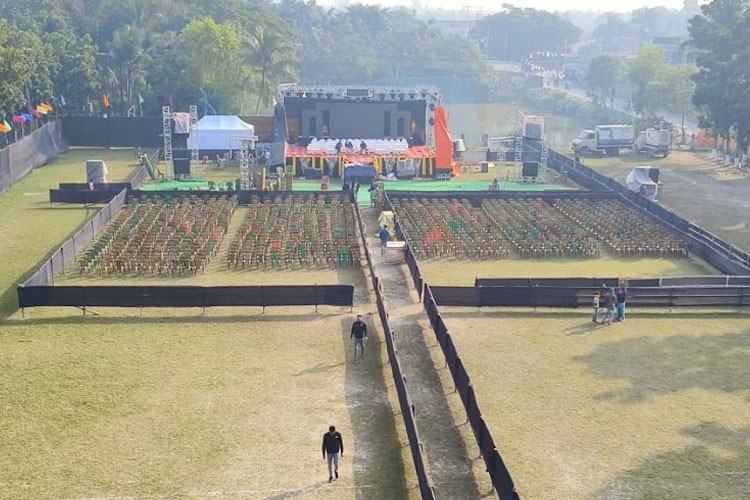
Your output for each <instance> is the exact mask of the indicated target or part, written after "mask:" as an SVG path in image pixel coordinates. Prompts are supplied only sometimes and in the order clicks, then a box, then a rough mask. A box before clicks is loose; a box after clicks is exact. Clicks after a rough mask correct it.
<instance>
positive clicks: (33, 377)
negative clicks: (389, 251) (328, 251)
mask: <svg viewBox="0 0 750 500" xmlns="http://www.w3.org/2000/svg"><path fill="white" fill-rule="evenodd" d="M131 157H132V151H122V152H110V151H101V150H98V151H97V150H81V151H73V152H71V153H69V154H68V155H65V156H64V157H62V158H61V159H59V160H58V161H56V162H55V163H54V164H53V165H50V166H47V167H44V168H40V169H37V170H35V171H34V172H33V173H32V174H31V175H30V176H29V177H27V178H26V179H25V180H23V181H22V182H20V183H19V184H17V185H16V186H14V187H13V188H12V189H11V190H10V191H9V192H8V193H6V194H5V195H3V196H2V197H0V215H2V218H0V220H1V221H2V222H1V223H0V234H1V235H2V236H3V238H1V239H0V258H2V259H3V261H4V262H5V263H6V265H4V266H3V269H2V270H0V286H1V287H2V290H3V291H4V293H3V295H2V299H0V312H1V313H2V318H3V319H0V332H1V333H2V335H0V368H1V369H0V388H2V394H3V395H2V400H3V405H2V419H0V498H13V499H29V500H31V499H34V500H36V499H59V498H68V499H91V498H185V497H187V498H214V497H218V498H248V499H256V498H257V499H261V498H263V499H274V498H275V499H281V498H296V497H311V498H337V499H338V498H351V499H355V498H356V499H362V498H368V499H369V498H376V499H378V498H382V499H391V498H416V497H418V491H417V490H416V489H415V483H416V480H415V475H414V472H413V467H411V456H410V455H409V449H408V447H405V446H404V443H406V438H405V433H404V429H403V421H402V420H401V417H400V415H399V413H398V412H397V411H396V412H394V410H393V409H394V408H396V407H397V404H396V402H395V391H394V390H393V385H392V383H387V382H386V380H390V376H391V375H390V370H389V368H388V366H387V363H386V359H387V358H386V353H385V346H384V344H383V342H382V336H381V334H380V332H379V331H378V324H377V323H374V324H373V323H372V320H371V319H370V321H371V325H372V326H373V327H375V331H374V332H373V333H372V334H371V338H370V341H369V342H368V345H369V351H368V353H367V354H368V359H367V360H366V361H365V362H363V363H360V364H359V365H357V366H355V365H354V364H353V363H352V362H351V359H350V356H351V354H350V353H349V349H350V343H349V342H348V338H347V337H346V329H348V326H349V325H350V324H351V321H352V315H351V313H350V312H349V311H348V309H346V310H340V309H339V308H321V311H320V314H314V313H313V312H312V310H313V308H312V307H302V308H271V309H268V310H267V312H266V314H265V315H262V314H261V312H260V309H259V308H216V309H211V310H209V311H208V313H207V315H205V316H203V315H201V311H200V310H199V309H147V310H145V311H144V312H143V315H142V316H141V315H140V311H138V310H132V309H116V308H113V309H108V308H96V309H95V311H94V313H95V314H90V315H87V316H86V317H83V316H82V315H81V313H80V312H79V311H77V310H75V309H72V308H59V309H58V308H38V309H31V310H27V311H26V319H19V315H18V314H17V312H16V299H15V284H16V283H17V282H19V281H20V280H21V278H22V276H24V275H27V274H29V273H30V272H31V271H32V270H33V269H34V268H35V267H36V266H37V265H38V264H39V263H40V262H41V261H42V260H43V259H44V258H45V257H46V256H47V255H48V254H49V253H51V251H52V250H53V249H54V248H55V247H56V246H57V245H59V244H60V243H61V242H62V241H63V240H64V239H65V238H66V237H68V236H69V235H70V234H71V233H72V232H74V231H75V230H76V229H77V228H78V227H79V226H80V225H81V224H82V223H83V222H84V221H85V220H86V219H87V218H89V217H90V216H92V215H93V214H94V213H95V211H96V209H95V208H94V207H89V208H84V207H82V206H79V205H75V206H74V205H54V206H53V205H50V204H49V202H48V201H47V199H48V198H47V197H48V194H47V190H48V189H49V188H50V187H54V186H56V184H57V183H58V182H64V181H81V180H82V179H81V178H82V177H83V176H81V175H80V174H81V172H83V161H84V160H85V159H86V158H101V159H104V160H105V161H107V164H108V168H109V171H110V178H111V179H112V180H119V179H124V178H125V177H127V176H128V174H129V173H131V172H132V171H133V169H134V168H135V167H136V165H135V163H134V162H132V164H131V160H130V159H129V158H131ZM119 161H122V165H121V166H119V165H120V163H119ZM347 272H348V273H349V274H346V275H345V276H344V275H339V274H337V273H336V272H333V273H332V274H325V275H321V276H313V278H312V279H314V280H318V279H321V280H324V281H325V282H331V281H330V280H331V279H346V280H347V281H346V282H347V283H351V284H354V285H355V290H356V292H355V303H356V308H357V310H358V311H363V312H373V311H374V307H373V306H372V299H371V296H370V294H369V293H368V285H367V282H366V280H365V277H364V275H363V274H362V272H361V271H354V270H351V269H349V270H348V271H347ZM245 276H248V274H246V275H245ZM273 276H274V277H271V276H270V273H269V276H267V277H266V278H267V280H266V279H264V281H265V282H269V281H274V279H275V278H278V282H279V283H283V282H286V283H292V282H299V281H300V280H301V279H302V278H300V274H299V273H291V272H290V273H285V272H281V273H278V274H274V275H273ZM373 318H374V316H373ZM329 424H335V425H337V427H339V429H340V430H341V431H342V433H343V435H344V440H345V444H346V453H345V455H344V458H345V460H344V463H343V466H342V479H341V481H339V482H338V483H335V484H333V485H328V483H327V482H325V480H326V479H327V472H326V470H325V462H323V460H322V458H321V455H320V439H321V437H322V433H323V432H325V430H326V429H327V426H328V425H329Z"/></svg>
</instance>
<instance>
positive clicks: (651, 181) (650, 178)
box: [625, 166, 659, 201]
mask: <svg viewBox="0 0 750 500" xmlns="http://www.w3.org/2000/svg"><path fill="white" fill-rule="evenodd" d="M625 184H626V185H627V186H628V189H630V190H631V191H633V192H634V193H639V194H641V195H642V196H643V197H644V198H648V199H649V200H651V201H655V200H656V195H657V193H658V190H659V169H658V168H654V167H645V166H642V167H633V170H631V171H630V173H629V174H628V176H627V177H626V178H625Z"/></svg>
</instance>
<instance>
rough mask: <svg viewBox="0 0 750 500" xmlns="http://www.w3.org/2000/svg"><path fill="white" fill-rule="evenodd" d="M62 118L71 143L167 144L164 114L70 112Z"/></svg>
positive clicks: (136, 145) (120, 145) (137, 145)
mask: <svg viewBox="0 0 750 500" xmlns="http://www.w3.org/2000/svg"><path fill="white" fill-rule="evenodd" d="M62 122H63V125H64V127H63V136H64V137H65V140H66V141H67V142H68V144H70V145H71V146H88V147H99V148H110V147H131V148H134V147H142V148H158V147H161V146H163V144H164V138H163V137H162V133H163V130H162V127H163V124H162V118H161V116H145V117H143V118H140V117H139V118H127V117H122V116H117V117H108V118H104V117H102V116H66V117H65V118H62Z"/></svg>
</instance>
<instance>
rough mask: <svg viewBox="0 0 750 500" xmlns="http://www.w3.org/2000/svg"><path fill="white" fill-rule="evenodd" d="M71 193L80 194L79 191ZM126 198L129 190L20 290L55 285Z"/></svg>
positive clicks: (53, 256)
mask: <svg viewBox="0 0 750 500" xmlns="http://www.w3.org/2000/svg"><path fill="white" fill-rule="evenodd" d="M69 192H71V193H80V192H79V191H69ZM91 192H92V193H93V192H94V191H91ZM126 196H127V190H125V189H123V190H121V191H120V192H119V193H117V194H116V195H115V196H114V197H111V199H110V201H109V203H107V205H105V206H104V207H103V208H102V209H101V210H99V212H97V214H96V215H95V216H94V217H92V218H91V219H89V220H88V221H86V223H85V224H84V225H83V226H82V227H81V228H80V229H79V230H78V231H76V233H75V234H74V235H73V236H72V237H71V238H69V239H68V240H66V241H65V242H63V244H62V245H60V248H58V249H57V250H55V251H54V252H53V253H52V256H51V257H50V258H49V259H48V260H47V261H46V262H45V263H43V264H42V265H41V266H40V267H39V269H37V271H36V272H35V273H34V274H32V275H31V277H29V279H27V280H26V281H25V282H24V283H23V284H22V285H21V286H20V287H19V290H20V289H21V288H24V287H32V286H37V287H46V286H47V285H49V284H50V283H53V284H54V280H55V277H56V276H57V275H58V274H60V273H62V272H63V271H64V269H65V267H66V266H67V265H68V264H70V263H71V262H73V261H74V260H75V257H76V255H78V253H79V252H81V251H82V250H83V249H84V248H86V246H87V245H88V244H89V243H91V240H92V239H93V238H94V235H96V233H98V232H99V231H100V230H101V229H102V228H103V227H104V226H105V225H107V224H108V223H109V221H111V220H112V218H113V217H114V216H115V215H117V213H118V212H119V211H120V209H122V207H123V206H124V205H125V197H126ZM20 293H21V292H20V291H19V307H24V306H22V305H21V304H20V299H21V295H20Z"/></svg>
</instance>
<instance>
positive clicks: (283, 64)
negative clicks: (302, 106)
mask: <svg viewBox="0 0 750 500" xmlns="http://www.w3.org/2000/svg"><path fill="white" fill-rule="evenodd" d="M291 40H292V36H291V34H288V33H284V32H282V31H281V30H279V29H272V28H269V27H267V26H260V27H258V28H257V29H256V30H255V31H254V32H253V34H252V36H251V38H250V52H249V53H248V56H247V60H248V62H249V63H250V65H252V66H253V67H254V68H255V70H256V71H258V73H259V74H260V83H259V85H258V102H257V104H256V106H255V114H256V115H257V114H258V113H259V112H260V106H261V104H265V105H266V106H268V105H269V104H271V97H272V96H273V91H274V89H275V88H276V86H277V85H278V84H280V83H284V82H289V81H292V80H294V79H295V78H296V76H297V69H298V67H299V60H298V59H297V46H296V45H294V43H292V42H291Z"/></svg>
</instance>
